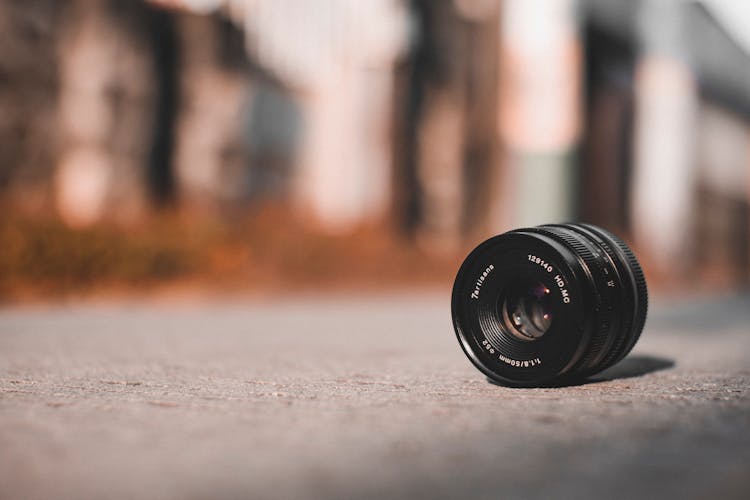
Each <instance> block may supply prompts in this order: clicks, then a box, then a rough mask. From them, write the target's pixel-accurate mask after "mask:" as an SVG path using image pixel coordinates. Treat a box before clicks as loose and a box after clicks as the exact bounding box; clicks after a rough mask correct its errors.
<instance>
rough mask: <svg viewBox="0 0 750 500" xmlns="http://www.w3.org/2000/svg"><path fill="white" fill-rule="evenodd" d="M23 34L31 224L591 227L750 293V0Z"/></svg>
mask: <svg viewBox="0 0 750 500" xmlns="http://www.w3.org/2000/svg"><path fill="white" fill-rule="evenodd" d="M0 24H2V27H3V29H2V30H0V37H2V42H3V43H2V44H0V111H1V112H0V196H1V197H2V200H3V202H4V205H7V206H9V207H12V209H13V210H17V211H19V212H21V211H23V212H29V213H37V214H45V213H47V214H49V213H55V214H58V215H59V216H60V217H62V218H63V220H65V221H66V222H67V223H69V224H70V225H73V226H84V225H87V224H93V223H96V222H100V221H109V220H114V221H124V222H134V221H135V222H137V221H138V220H141V219H142V218H143V217H145V216H147V215H148V214H149V213H151V212H152V211H153V210H155V209H159V207H164V206H170V207H176V208H177V209H179V210H184V211H187V212H192V213H196V214H201V215H205V216H210V217H227V216H229V215H228V214H232V213H235V211H237V210H244V209H247V208H248V207H252V206H257V205H259V204H262V203H268V202H271V203H275V204H283V205H285V206H289V207H292V208H293V209H294V211H295V213H297V214H298V216H299V217H301V218H303V219H304V220H306V221H308V223H309V224H311V225H314V226H315V227H317V228H319V229H320V230H322V231H334V232H335V231H347V230H349V229H352V228H355V227H357V226H359V225H362V224H368V223H371V222H373V221H384V220H385V221H390V222H392V223H393V227H394V228H395V230H396V232H398V233H399V234H401V235H403V236H406V237H407V238H409V239H411V240H413V241H415V242H417V243H418V244H419V245H421V246H422V247H423V248H425V249H428V250H430V251H435V252H444V251H448V252H451V251H454V250H456V249H460V248H461V247H463V246H466V245H469V244H471V243H472V242H476V241H477V240H478V239H479V238H482V237H485V236H489V235H491V234H495V233H498V232H501V231H503V230H507V229H509V228H512V227H517V226H520V225H531V224H539V223H544V222H556V221H564V220H571V219H580V220H585V221H589V222H593V223H596V224H600V225H603V226H605V227H608V228H610V229H612V230H614V231H616V232H618V233H621V234H624V235H625V236H626V237H627V238H629V239H631V240H632V241H633V242H634V243H635V245H636V246H637V247H638V249H639V251H640V254H641V255H643V256H644V258H645V259H646V261H647V263H648V264H649V269H650V270H652V271H653V272H655V273H657V274H662V275H663V276H667V277H669V276H673V277H675V276H676V277H680V276H682V277H683V278H684V277H686V276H687V275H688V273H694V272H698V273H699V274H700V279H708V280H711V281H713V282H715V283H717V284H724V285H733V284H734V285H736V284H742V285H744V284H746V283H747V281H748V279H750V263H749V259H750V253H749V250H748V241H750V235H749V234H748V232H749V231H750V223H749V221H748V214H749V211H748V210H749V209H748V198H749V193H750V180H748V170H749V169H750V158H748V155H749V154H750V147H749V146H750V145H749V144H748V138H749V137H750V134H748V132H749V130H748V118H749V117H750V64H748V62H749V59H748V58H749V54H750V37H748V35H747V33H750V31H749V30H748V27H750V9H748V8H747V7H744V6H743V4H742V3H740V2H725V1H722V0H704V1H701V2H662V1H658V0H640V1H624V0H604V1H602V0H599V1H589V0H579V1H575V0H550V1H547V0H505V1H495V0H440V1H427V0H410V1H408V0H402V1H399V0H373V1H368V2H359V1H356V0H324V1H321V2H314V3H312V2H301V1H295V0H158V1H157V0H153V1H144V0H142V1H136V2H118V1H115V0H100V1H96V0H70V1H68V2H53V1H39V2H11V3H3V4H0ZM696 270H698V271H696ZM685 279H686V278H685Z"/></svg>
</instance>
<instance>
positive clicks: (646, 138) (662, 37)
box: [631, 2, 697, 273]
mask: <svg viewBox="0 0 750 500" xmlns="http://www.w3.org/2000/svg"><path fill="white" fill-rule="evenodd" d="M684 6H685V4H682V3H680V2H644V3H643V4H642V10H641V12H640V13H639V15H640V17H639V28H640V31H641V38H642V40H643V45H644V46H643V56H642V57H641V60H640V61H639V62H638V63H637V69H636V81H635V87H636V122H635V165H634V173H633V195H632V206H631V214H632V219H631V220H632V225H633V231H634V237H635V243H636V244H637V245H638V247H639V248H640V249H641V250H643V251H645V252H646V255H647V256H648V257H649V258H650V259H652V261H653V262H654V264H655V265H656V266H658V267H659V268H661V269H662V270H668V271H671V272H673V273H674V272H677V271H679V268H680V266H681V265H684V264H685V261H686V258H687V256H688V255H689V254H690V252H691V248H690V233H691V227H692V224H691V206H692V205H693V202H694V200H693V195H694V191H695V172H694V170H695V169H694V161H693V155H694V146H693V142H694V138H695V137H694V130H693V124H694V122H695V114H696V106H697V90H696V83H695V81H694V78H693V75H692V73H691V72H690V70H689V69H688V67H687V65H686V62H685V55H684V54H683V53H682V52H681V47H685V46H686V44H685V42H684V40H685V37H686V36H688V34H687V33H686V32H685V25H684V21H683V17H682V16H683V14H684Z"/></svg>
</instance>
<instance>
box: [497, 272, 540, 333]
mask: <svg viewBox="0 0 750 500" xmlns="http://www.w3.org/2000/svg"><path fill="white" fill-rule="evenodd" d="M502 322H503V324H504V326H505V328H506V330H507V331H508V332H509V333H511V334H513V335H514V336H515V337H517V338H519V339H521V340H536V339H538V338H540V337H542V336H543V335H544V334H545V333H547V330H549V327H550V325H551V324H552V306H551V300H550V290H549V288H547V286H545V285H544V283H541V282H535V283H529V282H525V283H517V284H516V285H515V286H513V287H511V289H510V290H509V293H508V294H506V295H505V300H504V302H503V305H502Z"/></svg>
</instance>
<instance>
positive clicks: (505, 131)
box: [492, 0, 582, 231]
mask: <svg viewBox="0 0 750 500" xmlns="http://www.w3.org/2000/svg"><path fill="white" fill-rule="evenodd" d="M574 7H575V4H574V2H573V1H572V0H554V1H548V0H507V1H506V2H504V3H503V10H502V27H501V56H500V57H501V62H500V65H501V73H500V96H501V97H500V136H501V141H502V145H503V148H504V158H503V160H504V163H505V165H506V167H507V168H506V169H505V172H504V176H503V179H501V188H500V190H501V193H502V195H501V196H496V197H495V204H494V206H493V208H492V214H493V221H494V226H495V227H496V228H497V229H496V230H497V231H500V230H503V229H507V228H510V227H514V226H529V225H536V224H540V223H545V222H556V221H565V220H569V219H571V218H573V216H574V199H575V193H574V182H575V162H574V155H575V148H576V144H577V140H578V135H579V128H580V116H579V115H580V109H579V108H580V102H579V101H580V75H581V71H582V69H581V44H580V40H579V38H578V34H577V30H576V23H575V16H574V14H575V12H574Z"/></svg>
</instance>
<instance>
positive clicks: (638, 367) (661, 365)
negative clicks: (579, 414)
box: [487, 354, 675, 387]
mask: <svg viewBox="0 0 750 500" xmlns="http://www.w3.org/2000/svg"><path fill="white" fill-rule="evenodd" d="M674 365H675V362H674V360H673V359H668V358H662V357H660V356H650V355H648V354H633V355H631V356H627V357H626V358H625V359H623V360H622V361H620V362H619V363H617V364H616V365H614V366H612V367H610V368H607V369H606V370H604V371H603V372H601V373H597V374H596V375H593V376H591V377H589V378H586V379H564V380H560V381H558V382H556V383H553V384H548V385H542V386H540V387H575V386H581V385H588V384H597V383H600V382H609V381H611V380H618V379H625V378H634V377H641V376H643V375H647V374H649V373H653V372H658V371H660V370H667V369H669V368H672V367H674ZM487 381H488V382H490V383H491V384H493V385H502V384H499V383H497V382H495V381H493V380H492V379H489V378H488V379H487Z"/></svg>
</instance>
